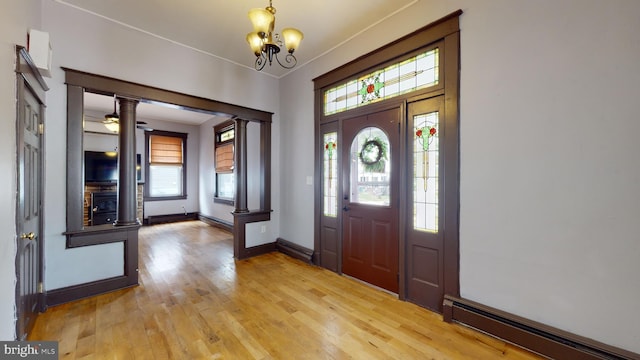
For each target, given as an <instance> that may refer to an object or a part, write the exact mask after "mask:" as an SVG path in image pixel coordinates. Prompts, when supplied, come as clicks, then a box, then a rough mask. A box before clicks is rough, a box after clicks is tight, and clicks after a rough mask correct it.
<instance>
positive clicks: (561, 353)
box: [443, 295, 640, 360]
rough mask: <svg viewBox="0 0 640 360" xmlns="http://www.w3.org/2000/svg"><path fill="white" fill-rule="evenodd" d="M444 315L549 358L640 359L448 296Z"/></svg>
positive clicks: (449, 320) (621, 350) (450, 320)
mask: <svg viewBox="0 0 640 360" xmlns="http://www.w3.org/2000/svg"><path fill="white" fill-rule="evenodd" d="M443 317H444V321H446V322H452V321H456V322H458V323H461V324H464V325H467V326H469V327H472V328H475V329H477V330H480V331H482V332H485V333H488V334H491V335H493V336H496V337H498V338H501V339H503V340H506V341H508V342H511V343H513V344H516V345H518V346H521V347H523V348H525V349H528V350H530V351H533V352H536V353H538V354H541V355H544V356H547V357H549V358H552V359H585V360H602V359H611V360H613V359H615V360H621V359H626V360H640V355H639V354H635V353H632V352H630V351H627V350H623V349H619V348H616V347H613V346H610V345H607V344H604V343H601V342H598V341H595V340H592V339H589V338H585V337H582V336H579V335H575V334H572V333H569V332H567V331H564V330H560V329H556V328H554V327H551V326H548V325H544V324H541V323H538V322H535V321H532V320H529V319H525V318H522V317H520V316H517V315H513V314H510V313H507V312H504V311H501V310H498V309H495V308H492V307H489V306H486V305H482V304H479V303H476V302H474V301H471V300H466V299H461V298H456V297H453V296H449V295H445V298H444V309H443Z"/></svg>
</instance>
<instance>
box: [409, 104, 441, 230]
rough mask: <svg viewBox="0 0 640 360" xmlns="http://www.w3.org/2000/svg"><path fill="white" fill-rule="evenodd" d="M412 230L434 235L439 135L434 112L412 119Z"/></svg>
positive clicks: (436, 222)
mask: <svg viewBox="0 0 640 360" xmlns="http://www.w3.org/2000/svg"><path fill="white" fill-rule="evenodd" d="M413 121H414V124H415V128H414V131H413V139H414V140H413V169H414V170H413V174H414V175H413V227H414V229H416V230H422V231H430V232H437V231H438V198H439V197H438V191H439V180H440V179H439V177H438V174H439V166H440V164H439V163H438V158H439V147H440V143H439V135H440V128H439V122H438V112H437V111H435V112H431V113H427V114H421V115H418V116H414V118H413Z"/></svg>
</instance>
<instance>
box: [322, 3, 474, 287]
mask: <svg viewBox="0 0 640 360" xmlns="http://www.w3.org/2000/svg"><path fill="white" fill-rule="evenodd" d="M461 14H462V10H458V11H455V12H453V13H451V14H449V15H447V16H445V17H443V18H441V19H439V20H437V21H435V22H433V23H431V24H429V25H427V26H425V27H423V28H421V29H419V30H417V31H415V32H413V33H411V34H409V35H407V36H404V37H402V38H400V39H398V40H396V41H394V42H391V43H389V44H387V45H384V46H382V47H381V48H379V49H377V50H374V51H372V52H370V53H368V54H365V55H363V56H361V57H359V58H357V59H355V60H353V61H351V62H349V63H347V64H345V65H343V66H340V67H338V68H336V69H334V70H332V71H330V72H328V73H326V74H324V75H321V76H319V77H317V78H315V79H313V81H314V91H315V95H314V102H315V109H314V111H315V125H314V126H315V127H314V131H315V135H316V136H315V149H317V150H316V151H315V160H314V161H315V169H314V174H315V179H316V181H315V185H314V201H315V204H316V205H315V207H314V219H315V221H314V254H313V262H314V263H315V264H317V265H320V266H324V265H323V259H322V253H323V244H322V238H321V236H322V234H321V231H323V230H322V229H321V223H322V218H323V210H322V204H323V198H322V186H323V181H322V176H323V158H324V154H323V152H322V151H321V149H323V148H324V147H323V146H324V145H323V143H322V137H323V133H322V131H321V127H322V128H323V129H325V130H326V129H329V128H333V127H334V126H335V125H330V124H336V125H337V126H335V127H337V130H335V131H337V133H338V135H337V138H338V142H339V143H341V140H342V138H341V136H342V134H341V128H342V121H344V120H343V119H344V118H346V117H347V116H346V113H347V112H348V113H349V115H348V116H349V117H351V116H353V113H357V112H361V111H362V112H373V111H375V109H374V108H376V107H378V106H385V105H386V106H390V104H397V103H398V102H403V112H402V115H403V118H402V119H401V134H400V136H401V145H400V150H401V151H402V154H403V156H401V166H403V168H405V169H406V166H407V153H406V152H407V144H406V142H407V140H406V139H407V129H406V108H407V104H408V103H409V102H413V101H419V100H422V99H427V98H429V97H433V96H437V95H444V96H445V105H444V109H445V118H444V120H443V121H444V122H445V125H446V127H447V129H448V131H449V133H454V134H456V135H455V136H454V137H452V138H451V140H452V141H449V142H448V143H447V144H445V145H444V146H445V147H444V148H443V151H444V152H446V153H447V154H448V155H447V159H448V163H447V165H446V167H445V170H444V176H445V181H446V183H445V184H444V186H443V187H444V190H443V191H444V199H445V203H447V204H454V205H452V206H447V207H446V210H445V214H444V216H445V223H446V224H447V231H448V232H447V241H446V242H445V245H444V252H445V253H444V265H443V267H444V269H445V279H444V294H445V295H452V296H459V294H460V282H459V281H460V280H459V270H460V266H459V243H460V241H459V202H460V201H459V191H460V184H459V173H460V160H459V158H460V155H459V135H458V134H459V127H458V124H459V110H458V106H459V105H458V104H459V96H460V95H459V77H460V74H459V71H460V25H459V17H460V15H461ZM435 43H439V45H438V46H439V47H440V48H441V49H442V53H441V58H440V64H441V66H442V67H443V70H444V72H443V73H442V77H441V78H440V80H441V81H440V83H439V85H438V86H435V87H430V88H427V89H424V90H420V91H415V92H412V93H408V94H405V95H401V96H398V97H395V98H391V99H389V100H384V101H381V102H379V103H377V104H372V105H367V106H366V107H362V108H356V109H354V110H349V111H345V112H340V113H338V114H332V115H328V116H325V115H324V92H325V91H326V90H327V89H330V88H331V87H333V86H336V85H338V84H340V83H344V82H346V81H347V80H350V79H354V78H357V77H358V76H361V75H365V74H367V73H368V72H371V71H373V70H375V69H377V68H380V67H383V66H385V65H389V64H393V63H395V62H398V61H401V60H404V59H406V58H408V57H410V56H411V55H413V54H415V52H416V51H417V50H420V49H424V48H427V47H429V46H432V45H433V44H435ZM400 178H401V179H400V181H401V184H406V183H407V175H406V174H405V172H401V175H400ZM340 181H341V180H340V179H339V180H338V183H340ZM407 191H408V190H407V189H406V187H403V186H401V188H400V213H399V216H400V222H401V223H402V222H403V221H406V220H407V218H408V210H406V209H407V208H408V203H407ZM336 224H337V225H336V226H337V227H338V229H339V230H341V229H342V222H341V217H340V216H338V219H337V221H336ZM404 237H405V229H404V226H400V233H399V240H400V249H399V252H400V259H399V267H400V269H401V270H400V282H399V285H400V289H399V294H398V295H399V297H400V298H401V299H403V300H404V299H406V291H407V289H406V286H407V285H406V284H407V282H406V249H405V246H406V241H405V240H404ZM338 242H339V243H340V244H339V245H340V246H342V240H341V239H339V240H338ZM338 248H339V247H338ZM339 256H342V254H341V253H339ZM325 267H327V266H325ZM328 268H330V269H331V270H333V271H336V272H338V273H340V272H341V269H340V267H339V265H338V266H329V267H328Z"/></svg>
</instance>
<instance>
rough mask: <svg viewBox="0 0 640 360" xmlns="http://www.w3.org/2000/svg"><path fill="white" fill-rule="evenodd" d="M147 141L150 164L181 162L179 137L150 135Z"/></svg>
mask: <svg viewBox="0 0 640 360" xmlns="http://www.w3.org/2000/svg"><path fill="white" fill-rule="evenodd" d="M149 143H150V145H149V147H150V153H151V157H150V162H151V164H182V139H181V138H179V137H173V136H161V135H151V136H150V138H149Z"/></svg>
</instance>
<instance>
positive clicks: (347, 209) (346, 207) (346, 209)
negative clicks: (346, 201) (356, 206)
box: [342, 205, 351, 211]
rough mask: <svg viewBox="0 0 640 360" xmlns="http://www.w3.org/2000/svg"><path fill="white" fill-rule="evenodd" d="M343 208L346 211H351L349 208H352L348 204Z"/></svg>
mask: <svg viewBox="0 0 640 360" xmlns="http://www.w3.org/2000/svg"><path fill="white" fill-rule="evenodd" d="M342 210H344V211H349V210H351V209H350V208H349V207H348V206H346V205H345V206H344V207H343V208H342Z"/></svg>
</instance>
